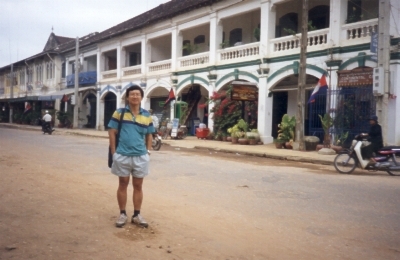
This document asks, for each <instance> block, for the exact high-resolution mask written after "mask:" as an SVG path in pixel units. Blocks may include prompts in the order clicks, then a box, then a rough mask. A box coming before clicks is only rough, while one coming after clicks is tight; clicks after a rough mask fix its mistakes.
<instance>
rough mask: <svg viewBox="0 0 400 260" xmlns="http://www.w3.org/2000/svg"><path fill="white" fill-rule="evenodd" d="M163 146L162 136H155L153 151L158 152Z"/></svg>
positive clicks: (152, 145)
mask: <svg viewBox="0 0 400 260" xmlns="http://www.w3.org/2000/svg"><path fill="white" fill-rule="evenodd" d="M161 145H162V142H161V136H160V135H159V134H158V133H156V134H153V143H152V144H151V147H152V148H153V150H156V151H158V150H160V148H161Z"/></svg>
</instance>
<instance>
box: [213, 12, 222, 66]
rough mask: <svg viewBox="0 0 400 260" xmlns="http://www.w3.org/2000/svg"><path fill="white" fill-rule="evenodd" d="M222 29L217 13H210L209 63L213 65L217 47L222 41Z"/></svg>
mask: <svg viewBox="0 0 400 260" xmlns="http://www.w3.org/2000/svg"><path fill="white" fill-rule="evenodd" d="M223 30H224V28H223V26H222V24H221V22H220V21H218V17H217V13H215V12H214V13H212V14H210V65H215V64H216V62H217V60H218V49H219V44H220V43H222V33H223Z"/></svg>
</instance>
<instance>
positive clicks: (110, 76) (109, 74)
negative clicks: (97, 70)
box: [101, 70, 117, 79]
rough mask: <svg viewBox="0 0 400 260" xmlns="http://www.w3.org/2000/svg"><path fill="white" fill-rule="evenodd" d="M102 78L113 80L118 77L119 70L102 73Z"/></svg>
mask: <svg viewBox="0 0 400 260" xmlns="http://www.w3.org/2000/svg"><path fill="white" fill-rule="evenodd" d="M101 76H102V78H103V79H113V78H116V77H117V70H107V71H103V72H101Z"/></svg>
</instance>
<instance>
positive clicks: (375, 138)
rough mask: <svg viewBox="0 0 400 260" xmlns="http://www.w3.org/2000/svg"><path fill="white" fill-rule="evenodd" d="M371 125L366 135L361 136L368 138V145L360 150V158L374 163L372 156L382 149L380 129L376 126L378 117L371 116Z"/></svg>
mask: <svg viewBox="0 0 400 260" xmlns="http://www.w3.org/2000/svg"><path fill="white" fill-rule="evenodd" d="M369 124H370V125H371V127H370V129H369V132H368V134H362V135H364V136H368V141H370V142H371V144H370V145H368V146H366V147H363V148H362V151H361V153H362V156H363V158H364V159H370V161H371V162H375V160H374V158H373V157H374V155H375V154H376V153H377V152H378V151H379V149H381V148H382V147H383V138H382V128H381V126H380V125H379V124H378V117H377V116H375V115H373V116H371V117H370V119H369Z"/></svg>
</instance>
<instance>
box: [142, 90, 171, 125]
mask: <svg viewBox="0 0 400 260" xmlns="http://www.w3.org/2000/svg"><path fill="white" fill-rule="evenodd" d="M168 94H169V90H167V89H166V88H165V87H161V86H158V87H155V88H154V89H152V90H151V92H150V93H148V94H147V98H148V99H149V102H150V109H152V110H153V114H154V115H155V116H157V117H158V122H160V123H161V122H164V121H166V119H167V118H170V106H169V105H168V106H164V105H165V101H166V100H167V99H168Z"/></svg>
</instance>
